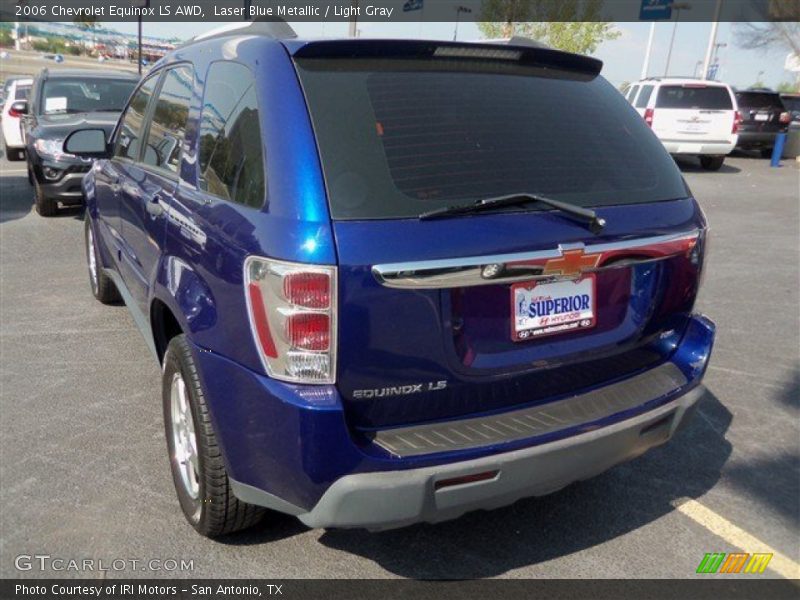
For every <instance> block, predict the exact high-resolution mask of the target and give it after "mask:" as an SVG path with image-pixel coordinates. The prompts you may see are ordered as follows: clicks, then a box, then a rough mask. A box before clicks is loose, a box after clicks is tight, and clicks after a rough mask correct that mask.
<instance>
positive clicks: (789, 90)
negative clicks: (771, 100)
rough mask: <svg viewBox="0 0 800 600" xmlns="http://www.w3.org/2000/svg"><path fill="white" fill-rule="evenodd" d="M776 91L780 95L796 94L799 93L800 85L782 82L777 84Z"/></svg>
mask: <svg viewBox="0 0 800 600" xmlns="http://www.w3.org/2000/svg"><path fill="white" fill-rule="evenodd" d="M778 91H779V92H780V93H782V94H796V93H798V92H800V83H792V82H790V81H782V82H781V83H779V84H778Z"/></svg>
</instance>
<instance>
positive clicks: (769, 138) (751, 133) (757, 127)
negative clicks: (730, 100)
mask: <svg viewBox="0 0 800 600" xmlns="http://www.w3.org/2000/svg"><path fill="white" fill-rule="evenodd" d="M736 102H737V103H738V104H739V114H740V115H741V123H742V124H741V127H740V129H739V142H738V143H737V144H736V145H737V147H738V148H741V149H743V150H758V151H760V152H761V156H763V157H764V158H769V157H770V156H771V155H772V149H773V148H774V147H775V138H776V137H777V135H778V134H779V133H786V132H787V131H788V129H789V123H790V121H791V117H790V115H789V111H787V110H786V107H785V106H784V105H783V102H781V97H780V95H779V94H778V92H774V91H772V90H769V89H766V88H754V89H749V90H737V92H736Z"/></svg>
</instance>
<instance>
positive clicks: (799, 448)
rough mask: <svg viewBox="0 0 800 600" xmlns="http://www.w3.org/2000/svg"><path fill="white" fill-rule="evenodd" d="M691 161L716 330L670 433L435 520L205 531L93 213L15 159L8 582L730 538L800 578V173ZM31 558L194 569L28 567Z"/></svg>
mask: <svg viewBox="0 0 800 600" xmlns="http://www.w3.org/2000/svg"><path fill="white" fill-rule="evenodd" d="M681 166H682V169H683V171H684V174H685V176H686V178H687V180H688V182H689V185H690V187H691V188H692V190H693V192H694V194H695V195H696V196H697V198H698V199H699V200H700V203H701V204H702V206H703V209H704V210H705V211H706V214H707V215H708V218H709V221H710V223H711V227H712V234H711V235H712V240H711V250H710V252H711V254H710V258H709V263H708V269H707V273H706V278H705V283H704V287H703V289H702V293H701V296H700V299H699V301H698V307H697V308H698V310H699V311H701V312H703V313H705V314H707V315H709V316H710V317H711V318H712V319H713V320H714V321H716V323H717V326H718V333H717V336H718V337H717V344H716V348H715V349H714V355H713V357H712V360H711V366H710V367H709V370H708V374H707V377H706V384H707V386H708V393H707V395H706V396H705V397H704V398H703V399H702V400H701V404H700V408H699V412H698V414H697V416H696V417H695V419H694V420H693V421H692V422H691V424H690V425H689V427H688V428H687V429H686V430H684V431H682V432H681V433H680V434H679V435H678V436H677V437H676V438H675V439H674V440H672V441H671V442H670V443H669V444H667V445H666V446H662V447H660V448H658V449H655V450H653V451H652V452H650V453H648V454H647V455H645V456H643V457H641V458H638V459H636V460H634V461H632V462H630V463H626V464H624V465H621V466H618V467H617V468H615V469H613V470H611V471H610V472H608V473H606V474H604V475H602V476H600V477H597V478H595V479H592V480H589V481H585V482H581V483H577V484H574V485H572V486H570V487H568V488H566V489H564V490H562V491H560V492H558V493H556V494H553V495H551V496H547V497H544V498H538V499H529V500H524V501H520V502H518V503H516V504H515V505H513V506H511V507H508V508H504V509H500V510H496V511H493V512H477V513H473V514H469V515H466V516H464V517H462V518H461V519H458V520H456V521H452V522H447V523H442V524H439V525H417V526H413V527H409V528H405V529H400V530H394V531H388V532H383V533H369V532H366V531H357V530H356V531H344V530H339V531H337V530H329V531H324V530H309V529H307V528H306V527H304V526H303V525H301V524H300V523H299V522H298V521H296V520H295V519H293V518H291V517H282V516H275V517H271V518H269V519H268V520H266V521H265V522H264V523H263V524H262V525H261V526H259V527H258V528H257V529H255V530H253V531H251V532H248V533H244V534H239V535H236V536H231V537H230V538H227V539H224V540H220V541H211V540H207V539H204V538H201V537H200V536H198V535H197V534H195V533H194V531H193V530H192V529H191V528H190V527H189V526H188V525H187V524H186V523H185V522H184V519H183V516H182V515H181V512H180V509H179V507H178V503H177V501H176V498H175V493H174V490H173V485H172V480H171V477H170V473H169V465H168V460H167V453H166V445H165V441H164V434H163V425H162V417H161V402H160V397H159V396H160V389H159V388H160V386H159V375H160V373H159V368H158V365H157V364H156V362H155V361H154V359H153V358H152V356H151V355H150V354H149V352H148V350H147V348H146V346H145V343H144V341H143V339H142V338H141V336H140V335H139V333H138V332H137V330H136V329H135V326H134V323H133V320H132V318H131V317H130V315H129V314H128V311H127V310H126V309H125V307H123V306H114V307H107V306H103V305H101V304H99V303H97V302H96V301H95V300H94V298H93V297H92V295H91V293H90V291H89V281H88V274H87V270H86V266H85V259H84V253H83V223H82V214H81V212H80V211H79V210H69V211H62V213H61V214H60V215H59V216H57V217H55V218H49V219H44V218H41V217H39V216H38V215H37V214H36V213H35V212H34V211H33V209H32V189H31V187H30V186H29V185H28V182H27V179H26V176H25V170H24V163H9V162H6V160H5V157H4V156H3V158H2V161H1V162H0V432H1V433H0V506H2V511H0V576H2V577H42V576H58V577H61V576H67V577H77V576H88V577H101V576H104V575H105V576H107V577H120V576H125V577H136V576H148V577H153V576H155V577H158V576H166V575H170V576H172V575H178V576H184V577H190V576H191V577H220V576H225V577H267V578H277V577H279V578H295V577H296V578H310V577H321V578H328V577H336V578H362V579H363V578H373V577H374V578H381V577H412V578H465V577H466V578H478V577H510V578H541V577H559V578H586V577H595V578H596V577H602V578H613V577H647V578H691V577H695V576H696V575H695V570H696V568H697V566H698V564H699V563H700V561H701V559H702V558H703V556H704V554H705V553H707V552H737V551H744V552H774V553H775V557H774V558H773V561H772V562H771V563H770V567H769V568H768V569H767V571H766V572H765V573H764V574H763V575H758V576H757V577H779V576H791V575H792V573H796V574H795V576H798V575H800V572H798V571H796V569H797V568H798V567H797V563H798V562H800V314H799V313H798V306H800V299H799V298H798V294H799V290H800V273H799V271H798V248H799V246H800V242H799V241H798V240H799V239H800V238H799V237H798V236H799V234H800V225H799V222H798V219H799V215H798V205H799V204H800V200H799V196H800V169H799V168H798V165H797V164H796V163H793V162H790V161H784V166H783V167H782V168H780V169H771V168H770V167H769V161H766V160H762V159H758V158H751V157H744V156H737V157H731V158H729V159H728V161H727V162H726V164H725V166H724V167H723V169H722V170H721V171H719V172H716V173H711V172H706V171H703V170H701V169H700V168H699V166H697V165H696V163H694V162H688V163H685V164H682V165H681ZM35 554H47V555H50V556H51V557H60V558H65V559H70V558H75V559H82V558H93V559H95V560H103V561H105V563H106V565H108V564H109V563H110V562H111V561H113V560H120V559H121V560H124V561H130V560H134V559H136V560H144V561H149V560H151V559H157V560H161V561H169V560H170V559H174V560H177V561H181V560H183V561H191V562H192V567H193V568H192V570H186V571H182V572H174V571H166V570H161V571H155V572H154V571H150V570H142V569H141V563H138V565H139V566H137V567H133V566H130V567H126V568H125V569H124V570H121V571H113V572H110V573H105V574H104V573H101V572H82V573H81V572H72V571H61V572H54V571H52V570H44V571H40V570H38V568H35V567H34V569H32V570H30V571H20V570H17V568H16V567H15V559H16V557H18V556H19V555H35ZM117 564H119V563H117ZM162 564H163V563H162ZM166 565H172V563H169V562H167V563H166ZM793 569H794V571H793ZM741 576H742V575H732V577H741Z"/></svg>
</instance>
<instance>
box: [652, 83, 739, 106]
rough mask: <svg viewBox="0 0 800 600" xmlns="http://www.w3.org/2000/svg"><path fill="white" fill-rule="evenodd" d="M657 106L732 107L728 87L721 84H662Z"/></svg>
mask: <svg viewBox="0 0 800 600" xmlns="http://www.w3.org/2000/svg"><path fill="white" fill-rule="evenodd" d="M656 107H657V108H702V109H710V110H727V109H732V108H733V104H732V103H731V95H730V94H729V93H728V89H727V88H724V87H719V86H702V87H700V86H687V85H662V86H661V89H660V90H658V98H657V100H656Z"/></svg>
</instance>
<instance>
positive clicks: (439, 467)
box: [195, 317, 714, 529]
mask: <svg viewBox="0 0 800 600" xmlns="http://www.w3.org/2000/svg"><path fill="white" fill-rule="evenodd" d="M713 339H714V325H713V323H711V322H710V321H708V320H707V319H705V318H704V317H694V318H692V319H691V321H690V322H689V325H688V327H687V330H686V332H685V334H684V335H683V338H682V339H681V341H680V343H678V344H677V345H675V346H674V348H673V351H672V352H671V355H670V359H669V360H668V361H666V362H665V363H662V365H661V366H660V367H656V368H654V369H652V370H651V371H658V370H661V371H662V375H663V371H668V372H669V373H668V375H669V377H671V378H672V379H670V381H672V383H671V384H670V385H665V384H664V380H663V378H662V379H661V380H659V381H660V383H658V385H657V386H655V385H654V386H650V387H647V386H645V387H643V386H641V385H631V382H632V381H633V380H635V379H637V378H641V377H644V376H646V375H647V374H648V372H649V371H647V370H646V371H644V372H643V373H639V374H637V375H635V376H633V377H629V378H626V379H623V380H621V381H616V382H613V383H611V384H609V385H606V386H603V387H601V388H597V389H595V390H587V391H586V392H584V394H583V395H581V396H577V397H572V398H560V399H559V398H554V399H553V402H551V403H548V404H547V406H549V407H553V408H556V407H557V405H558V404H559V403H560V402H565V401H569V400H572V399H577V400H580V399H584V397H585V399H586V404H587V405H593V404H594V405H596V406H597V407H598V408H597V409H596V411H600V412H591V410H576V411H575V418H574V419H572V421H574V422H571V423H569V425H570V426H569V427H564V428H562V429H558V428H556V429H558V430H555V431H554V430H553V429H552V428H550V429H546V428H545V429H543V430H537V431H533V432H531V433H530V434H529V435H528V434H526V435H518V436H516V437H513V438H511V437H507V438H504V439H495V440H492V441H487V442H486V443H485V444H483V445H480V446H475V445H467V446H464V445H462V446H461V447H459V448H445V449H441V448H439V449H431V450H430V451H428V452H425V453H418V452H405V453H404V452H402V451H400V450H398V451H397V452H391V451H385V450H383V449H382V448H381V449H379V450H382V452H376V447H375V444H374V443H370V442H368V441H364V440H361V441H359V439H358V438H357V437H354V436H352V435H351V432H350V430H349V428H348V425H347V422H346V420H345V416H344V411H343V408H342V402H341V399H340V398H339V395H338V391H337V390H336V388H335V387H334V386H318V387H310V386H294V385H290V384H285V383H280V382H276V381H274V380H271V379H269V378H267V377H264V376H262V375H259V374H257V373H254V372H252V371H249V370H247V369H245V368H244V367H242V366H241V365H238V364H237V363H234V362H233V361H230V360H228V359H226V358H223V357H220V356H219V355H216V354H214V353H211V352H208V351H206V350H203V349H200V348H197V347H195V356H196V358H197V361H198V363H199V365H200V375H201V379H202V382H203V386H204V389H205V390H206V397H207V399H208V401H209V405H210V408H211V418H212V422H213V424H214V428H215V431H216V432H217V436H218V438H219V442H220V446H221V449H222V453H223V457H224V459H225V463H226V467H227V469H228V473H229V475H230V477H231V479H232V487H233V491H234V493H235V494H236V496H237V497H239V498H240V499H242V500H243V501H245V502H249V503H251V504H258V505H262V506H266V507H268V508H272V509H275V510H279V511H281V512H285V513H289V514H294V515H297V516H298V517H299V518H300V519H301V520H302V521H303V522H304V523H306V524H307V525H309V526H312V527H366V528H369V529H383V528H389V527H400V526H403V525H408V524H411V523H414V522H418V521H431V522H435V521H441V520H446V519H451V518H454V517H457V516H459V515H461V514H463V513H465V512H468V511H471V510H475V509H491V508H495V507H499V506H503V505H506V504H509V503H512V502H514V501H516V500H517V499H519V498H523V497H526V496H536V495H543V494H547V493H550V492H552V491H555V490H557V489H559V488H561V487H564V486H566V485H568V484H570V483H572V482H574V481H578V480H581V479H586V478H588V477H591V476H593V475H596V474H599V473H601V472H603V471H604V470H606V469H608V468H609V467H611V466H613V465H615V464H617V463H620V462H623V461H625V460H629V459H631V458H634V457H636V456H638V455H640V454H642V453H643V452H645V451H647V450H648V449H649V448H652V447H653V446H656V445H659V444H662V443H664V442H666V441H667V440H669V439H670V438H671V437H672V436H673V435H674V433H675V432H676V431H677V429H678V428H679V427H680V426H681V425H682V424H683V423H685V422H686V421H687V419H688V418H689V416H690V415H691V413H692V409H693V407H694V406H695V404H696V402H697V400H698V399H699V397H700V396H701V395H702V387H701V386H700V381H701V379H702V376H703V374H704V372H705V368H706V366H707V363H708V359H709V356H710V353H711V348H712V345H713ZM659 377H661V375H659ZM609 390H611V391H612V395H613V394H614V393H618V394H619V395H620V396H622V395H624V396H625V398H624V401H623V402H621V403H616V402H613V401H612V398H611V397H610V396H609V394H608V392H609ZM540 406H544V405H540ZM603 407H606V410H605V412H604V413H603V412H602V411H603ZM589 408H590V409H592V410H595V407H594V406H589ZM559 410H560V409H559ZM601 413H602V416H600V415H601ZM511 414H512V413H502V414H500V415H497V418H503V417H506V416H509V415H511ZM517 416H518V417H520V415H517ZM531 416H532V417H533V418H534V420H535V418H536V417H535V414H534V413H531ZM553 416H555V417H556V418H564V413H563V412H558V411H557V412H555V413H554V414H553ZM521 418H525V417H524V416H522V417H521ZM462 422H463V420H462ZM452 423H453V425H454V426H457V424H458V423H459V421H458V420H455V421H453V422H452ZM491 425H493V426H496V423H495V422H492V423H491ZM384 441H385V440H384ZM367 446H369V447H367ZM384 448H385V446H384ZM486 471H497V473H496V474H493V475H492V476H491V479H487V480H484V481H480V482H473V483H465V484H460V485H453V486H447V487H442V485H441V483H440V485H439V486H438V487H439V489H437V482H441V481H442V480H443V479H452V478H455V477H462V476H468V475H474V474H477V473H483V472H486Z"/></svg>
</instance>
